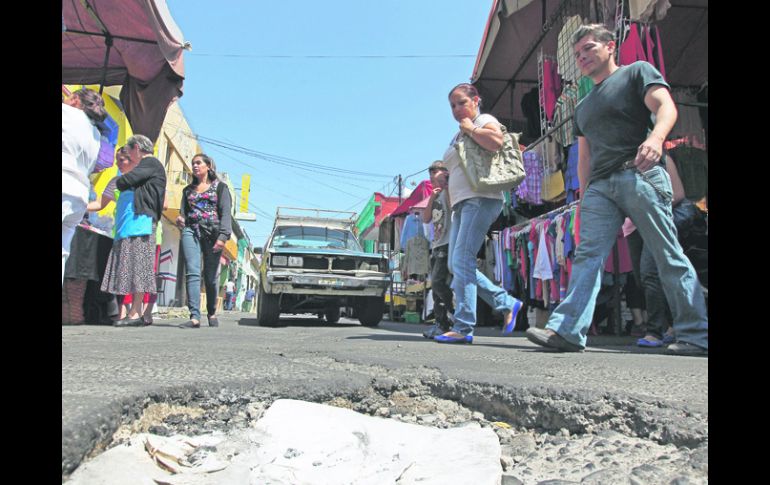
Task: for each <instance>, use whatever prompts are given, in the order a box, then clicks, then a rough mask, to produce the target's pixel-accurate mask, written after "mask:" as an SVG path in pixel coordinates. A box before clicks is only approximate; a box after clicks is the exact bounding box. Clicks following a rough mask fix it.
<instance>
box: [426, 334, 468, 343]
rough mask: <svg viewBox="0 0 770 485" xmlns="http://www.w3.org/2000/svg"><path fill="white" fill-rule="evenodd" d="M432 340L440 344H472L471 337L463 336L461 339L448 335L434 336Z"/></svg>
mask: <svg viewBox="0 0 770 485" xmlns="http://www.w3.org/2000/svg"><path fill="white" fill-rule="evenodd" d="M433 340H435V341H436V342H438V343H440V344H472V343H473V335H464V336H462V337H451V336H448V335H436V336H435V337H433Z"/></svg>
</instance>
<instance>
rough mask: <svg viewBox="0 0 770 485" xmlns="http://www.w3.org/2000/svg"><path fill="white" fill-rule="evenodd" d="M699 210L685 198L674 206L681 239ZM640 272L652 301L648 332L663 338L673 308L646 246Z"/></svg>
mask: <svg viewBox="0 0 770 485" xmlns="http://www.w3.org/2000/svg"><path fill="white" fill-rule="evenodd" d="M697 210H698V209H697V208H696V207H695V205H694V204H693V203H692V202H690V201H689V200H687V199H683V200H682V201H681V202H680V203H679V205H677V206H676V207H674V208H673V210H672V214H673V216H674V225H675V226H676V231H677V235H678V236H680V240H681V236H682V232H683V231H684V232H685V233H686V232H687V231H689V230H690V228H691V227H692V223H693V222H692V221H693V219H694V218H695V217H696V212H695V211H697ZM688 260H689V258H688ZM640 273H641V278H642V285H643V288H644V296H645V298H646V299H647V300H649V302H650V303H649V305H648V307H647V333H648V334H650V335H654V336H656V337H658V338H663V334H664V333H665V331H666V327H668V326H669V325H671V321H672V316H671V310H670V309H669V306H668V302H667V301H666V295H665V293H664V292H663V286H662V285H661V284H660V277H659V276H658V268H657V266H655V258H653V256H652V253H651V252H650V250H649V249H647V247H646V246H643V247H642V254H641V258H640Z"/></svg>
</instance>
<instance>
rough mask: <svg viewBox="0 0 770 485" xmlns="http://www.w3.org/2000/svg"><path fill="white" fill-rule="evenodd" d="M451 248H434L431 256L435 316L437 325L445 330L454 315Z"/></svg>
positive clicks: (444, 246) (446, 246)
mask: <svg viewBox="0 0 770 485" xmlns="http://www.w3.org/2000/svg"><path fill="white" fill-rule="evenodd" d="M448 256H449V248H448V245H446V244H445V245H443V246H439V247H437V248H433V253H432V254H431V258H430V262H431V274H430V281H431V287H432V289H433V301H434V305H433V314H434V315H435V316H436V323H437V324H438V325H439V326H440V327H441V328H444V329H447V330H448V329H449V326H450V323H449V313H454V305H453V303H452V288H450V287H449V278H450V276H449V267H448Z"/></svg>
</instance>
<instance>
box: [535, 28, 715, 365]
mask: <svg viewBox="0 0 770 485" xmlns="http://www.w3.org/2000/svg"><path fill="white" fill-rule="evenodd" d="M572 44H573V52H574V53H575V58H576V61H577V64H578V67H579V68H580V71H581V72H582V73H583V74H584V75H585V76H588V77H590V78H591V79H592V80H593V82H594V88H593V90H592V91H591V92H590V93H589V94H588V95H587V96H586V97H585V98H583V100H582V101H581V102H580V103H579V104H578V106H577V108H576V109H575V120H574V127H575V134H576V135H577V137H578V179H579V180H580V195H581V203H580V207H579V217H580V234H579V242H578V246H577V249H576V251H575V260H574V264H573V265H572V275H571V277H570V281H569V288H568V290H567V296H566V297H565V298H564V300H563V301H562V303H561V304H560V305H559V306H557V307H556V309H554V311H553V313H552V314H551V316H550V318H549V319H548V323H547V324H546V328H545V329H539V328H534V327H532V328H530V329H529V330H527V338H528V339H529V340H531V341H532V342H534V343H536V344H538V345H542V346H544V347H551V348H556V349H558V350H562V351H567V352H580V351H582V350H583V349H584V348H585V346H586V335H587V333H588V328H589V327H590V326H591V320H592V317H593V313H594V307H595V304H596V296H597V294H598V293H599V288H600V284H601V273H602V269H603V267H604V262H605V260H606V259H607V256H608V255H609V252H610V250H611V249H612V246H613V244H614V242H615V238H616V235H617V233H618V230H619V229H620V227H621V225H622V224H623V220H624V219H625V217H629V218H630V219H631V221H632V222H633V223H634V225H636V227H637V229H638V230H639V234H640V235H641V236H642V239H644V245H645V247H646V248H649V249H650V252H651V254H652V255H653V257H654V259H655V265H656V266H657V268H658V272H659V274H660V279H661V283H662V285H663V290H664V292H665V295H666V297H667V299H668V302H669V304H670V307H671V313H672V316H673V320H674V332H675V334H676V342H675V343H673V344H671V345H670V346H669V348H668V350H669V351H670V352H672V353H676V354H686V355H708V316H707V315H706V304H705V299H704V297H703V291H702V288H701V286H700V283H699V282H698V277H697V275H696V273H695V270H694V269H693V267H692V264H690V261H689V260H688V259H687V258H686V257H685V255H684V251H683V250H682V247H681V246H680V245H679V242H678V240H677V237H676V229H675V227H674V222H673V219H672V215H671V200H672V197H673V193H672V188H671V179H670V178H669V176H668V173H667V172H666V170H665V168H664V164H663V159H662V157H663V142H664V141H665V139H666V136H668V134H669V132H670V131H671V128H673V126H674V123H675V122H676V117H677V113H676V106H675V104H674V100H673V99H672V98H671V93H670V92H669V85H668V84H667V83H666V81H665V80H664V79H663V76H662V75H661V74H660V72H658V70H657V69H655V67H653V66H652V65H650V64H648V63H646V62H634V63H632V64H630V65H626V66H620V67H619V66H617V65H616V64H615V58H614V54H615V49H616V45H615V40H614V35H613V34H612V33H611V32H609V31H608V30H607V29H606V28H605V27H604V26H603V25H600V24H594V25H584V26H581V27H580V28H578V29H577V31H575V34H574V35H573V37H572ZM651 115H654V122H653V119H652V118H651Z"/></svg>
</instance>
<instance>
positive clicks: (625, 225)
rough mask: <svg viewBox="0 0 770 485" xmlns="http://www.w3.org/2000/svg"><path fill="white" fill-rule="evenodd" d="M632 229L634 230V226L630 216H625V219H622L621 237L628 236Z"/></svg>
mask: <svg viewBox="0 0 770 485" xmlns="http://www.w3.org/2000/svg"><path fill="white" fill-rule="evenodd" d="M634 231H636V226H635V225H634V223H633V222H631V219H630V218H628V217H626V220H625V221H623V237H628V236H630V235H631V234H633V233H634Z"/></svg>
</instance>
